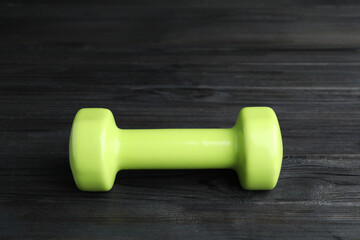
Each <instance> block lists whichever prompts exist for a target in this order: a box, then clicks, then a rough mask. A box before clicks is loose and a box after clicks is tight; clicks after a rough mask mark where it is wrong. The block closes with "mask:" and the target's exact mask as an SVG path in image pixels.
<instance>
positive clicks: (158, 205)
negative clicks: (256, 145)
mask: <svg viewBox="0 0 360 240" xmlns="http://www.w3.org/2000/svg"><path fill="white" fill-rule="evenodd" d="M0 19H1V21H0V30H1V31H0V32H1V34H0V99H1V101H0V110H1V111H0V113H1V115H0V239H16V238H25V239H59V238H63V239H69V238H70V239H75V238H83V239H216V240H220V239H240V238H244V239H245V238H253V239H262V238H269V239H315V238H319V239H331V238H333V239H360V3H359V2H358V1H329V2H328V3H326V1H320V0H319V1H317V0H315V1H288V0H280V1H276V4H271V3H270V1H265V0H264V1H250V0H249V1H236V0H234V1H212V0H210V1H198V2H195V1H193V0H188V1H165V0H159V1H158V0H156V1H84V2H82V3H80V2H77V1H64V0H61V1H60V0H55V1H33V2H31V3H30V1H25V0H18V1H6V2H2V3H0ZM263 105H266V106H270V107H272V108H273V109H274V110H275V111H276V113H277V114H278V117H279V121H280V125H281V128H282V134H283V141H284V159H283V167H282V171H281V175H280V179H279V182H278V185H277V187H276V188H275V189H274V190H273V191H263V192H261V191H245V190H242V189H241V187H240V185H239V182H238V180H237V177H236V175H235V173H234V172H233V171H231V170H188V171H185V170H179V171H122V172H120V173H119V174H118V176H117V179H116V182H115V185H114V188H113V190H112V191H111V192H108V193H86V192H80V191H79V190H78V189H77V188H76V187H75V184H74V182H73V179H72V175H71V171H70V167H69V163H68V140H69V133H70V128H71V123H72V120H73V117H74V115H75V113H76V111H77V110H78V109H80V108H82V107H106V108H109V109H111V110H112V111H113V113H114V115H115V118H116V121H117V124H118V126H119V127H121V128H211V127H231V126H233V124H234V123H235V122H234V121H235V118H236V115H237V113H238V111H239V110H240V109H241V108H242V107H245V106H263Z"/></svg>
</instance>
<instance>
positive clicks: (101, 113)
mask: <svg viewBox="0 0 360 240" xmlns="http://www.w3.org/2000/svg"><path fill="white" fill-rule="evenodd" d="M117 132H118V131H117V127H116V124H115V120H114V117H113V114H112V113H111V111H110V110H108V109H104V108H83V109H80V110H79V111H78V112H77V114H76V116H75V119H74V122H73V125H72V129H71V134H70V144H69V158H70V166H71V171H72V174H73V177H74V180H75V183H76V185H77V187H78V188H79V189H80V190H83V191H109V190H110V189H111V188H112V186H113V184H114V181H115V176H116V173H117V170H118V166H117V161H116V155H115V154H114V152H115V151H114V150H115V148H116V146H115V143H116V134H117Z"/></svg>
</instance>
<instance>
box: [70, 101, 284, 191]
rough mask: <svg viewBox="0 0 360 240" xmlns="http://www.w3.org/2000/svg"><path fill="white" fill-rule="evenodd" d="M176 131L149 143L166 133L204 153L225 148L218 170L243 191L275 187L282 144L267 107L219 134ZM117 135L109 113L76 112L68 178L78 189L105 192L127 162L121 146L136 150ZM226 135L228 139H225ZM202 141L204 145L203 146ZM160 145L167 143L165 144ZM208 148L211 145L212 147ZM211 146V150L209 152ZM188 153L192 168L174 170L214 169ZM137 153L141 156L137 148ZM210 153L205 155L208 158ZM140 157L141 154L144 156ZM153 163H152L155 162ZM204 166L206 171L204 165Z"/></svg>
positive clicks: (251, 110) (245, 113)
mask: <svg viewBox="0 0 360 240" xmlns="http://www.w3.org/2000/svg"><path fill="white" fill-rule="evenodd" d="M178 130H179V131H178V132H176V131H177V129H176V130H175V133H174V131H171V130H170V131H169V132H163V134H160V135H159V134H157V133H156V132H154V133H155V134H154V135H153V136H151V142H157V141H159V144H161V143H162V142H161V141H162V140H161V137H164V136H165V137H167V133H169V139H170V141H174V139H175V142H176V138H177V135H178V136H179V139H180V140H179V141H180V142H181V141H182V143H184V141H183V139H184V136H185V137H188V140H187V139H186V140H185V144H183V145H181V146H185V147H189V146H190V145H189V144H190V143H191V144H193V143H194V142H195V144H196V143H200V144H198V145H199V146H198V148H201V149H200V150H201V151H202V152H203V153H205V152H204V151H207V150H208V151H213V152H214V153H215V154H216V153H218V152H221V151H223V148H216V147H217V146H218V147H219V144H220V145H221V144H223V145H226V146H224V147H227V148H226V151H225V150H224V155H226V158H225V159H223V160H221V159H220V158H221V157H219V168H227V167H230V168H233V169H234V170H235V171H236V172H237V174H238V176H239V180H240V183H241V185H242V187H243V188H245V189H248V190H269V189H273V188H274V187H275V185H276V183H277V180H278V177H279V173H280V169H281V163H282V140H281V133H280V128H279V124H278V120H277V117H276V115H275V113H274V111H273V110H272V109H271V108H268V107H247V108H243V109H242V110H241V111H240V113H239V116H238V119H237V122H236V124H235V126H234V127H233V128H231V129H224V130H220V131H223V132H213V131H214V129H204V130H203V132H201V134H197V133H196V130H193V129H191V130H189V129H187V130H186V129H178ZM122 131H126V130H120V129H118V128H117V126H116V123H115V120H114V117H113V114H112V113H111V111H110V110H108V109H103V108H84V109H81V110H80V111H79V112H78V113H77V114H76V116H75V119H74V122H73V126H72V130H71V136H70V146H69V155H70V165H71V170H72V173H73V177H74V180H75V183H76V185H77V186H78V188H79V189H81V190H85V191H108V190H110V189H111V188H112V186H113V184H114V181H115V176H116V174H117V172H118V171H119V170H120V169H122V167H123V164H122V162H125V161H126V160H127V159H122V157H123V155H124V154H122V153H123V152H124V151H125V150H127V149H124V148H126V147H129V146H130V148H135V147H136V142H135V144H132V145H129V144H128V145H126V144H125V141H127V140H128V139H130V138H128V137H124V138H123V137H122V135H125V134H123V133H122ZM155 131H156V130H155ZM165 131H167V130H165ZM184 131H187V132H186V134H185V135H184V134H183V133H184ZM204 131H205V132H204ZM215 131H216V130H215ZM192 132H193V138H192V134H191V133H192ZM145 134H147V133H145ZM164 134H165V135H164ZM174 134H175V135H174ZM207 134H209V135H207ZM206 136H208V137H209V141H207V140H206ZM217 136H219V141H217V140H214V138H215V137H217ZM227 136H229V137H228V138H227ZM141 138H142V137H141V135H140V139H139V146H144V145H141V144H140V142H141ZM146 138H148V136H147V135H144V139H146ZM204 138H205V140H204ZM207 142H209V143H210V144H208V143H207ZM188 143H189V144H188ZM204 143H205V145H209V146H206V147H204ZM165 144H167V142H166V141H165ZM211 144H213V146H214V147H213V148H212V145H211ZM216 144H218V145H216ZM145 146H146V145H145ZM171 146H172V145H170V149H167V148H166V147H164V149H163V152H164V153H165V154H167V155H165V156H171V155H170V154H171V152H169V151H171V149H172V148H171ZM220 147H221V146H220ZM214 148H216V149H215V150H212V149H214ZM192 149H193V148H188V149H187V150H188V152H189V154H192V153H193V154H194V156H193V158H194V159H193V161H192V162H191V161H190V163H191V164H189V165H188V166H180V167H179V168H182V169H184V168H216V164H212V161H213V160H211V159H209V161H207V159H206V156H204V158H205V159H204V161H203V162H201V163H204V164H203V165H201V164H193V162H194V161H195V162H196V160H197V159H196V157H197V156H198V155H196V154H198V153H199V152H198V151H195V152H194V151H190V150H192ZM217 149H219V151H218V150H217ZM200 150H199V151H200ZM137 151H138V152H140V153H141V151H142V149H138V150H137ZM152 151H156V149H154V150H152V149H150V150H149V149H148V152H147V153H145V154H150V155H151V154H155V155H154V156H156V154H158V155H159V158H160V156H161V155H162V152H156V153H152ZM184 151H186V150H184ZM201 151H200V153H201ZM140 153H139V154H140ZM139 154H137V155H139ZM174 154H176V153H174ZM178 154H180V155H181V154H182V153H181V152H178ZM212 155H214V154H212ZM212 155H210V156H208V157H209V158H211V156H212ZM144 157H146V156H145V155H144ZM125 158H126V157H125ZM155 158H156V157H155ZM169 158H171V157H169ZM229 158H231V159H229ZM153 160H154V161H157V159H154V158H153ZM170 160H171V159H169V162H166V163H165V164H164V165H165V167H164V168H178V166H179V165H178V164H177V163H176V162H171V161H170ZM216 160H217V159H215V160H214V161H216ZM149 161H151V159H150V160H149ZM221 161H223V162H224V164H222V163H221ZM183 162H184V164H186V163H187V162H186V161H183ZM208 162H209V167H207V164H208ZM160 163H161V162H160ZM146 165H151V162H147V163H146ZM135 166H136V167H135V168H136V169H143V168H142V166H139V164H136V165H135ZM155 166H156V167H155V168H163V167H162V166H161V165H160V164H157V163H155ZM159 166H160V167H159ZM149 168H151V167H149V166H144V169H149Z"/></svg>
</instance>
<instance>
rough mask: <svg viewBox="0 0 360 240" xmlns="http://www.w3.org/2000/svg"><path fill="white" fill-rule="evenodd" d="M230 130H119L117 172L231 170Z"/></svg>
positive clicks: (232, 131)
mask: <svg viewBox="0 0 360 240" xmlns="http://www.w3.org/2000/svg"><path fill="white" fill-rule="evenodd" d="M236 141H237V137H236V131H235V129H234V128H223V129H221V128H220V129H144V130H138V129H136V130H135V129H134V130H123V129H119V132H118V135H117V141H115V142H116V143H115V152H116V153H117V156H118V163H119V169H196V168H232V167H233V166H234V164H235V163H236V155H237V147H236V146H237V145H238V144H236Z"/></svg>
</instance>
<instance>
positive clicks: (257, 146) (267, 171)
mask: <svg viewBox="0 0 360 240" xmlns="http://www.w3.org/2000/svg"><path fill="white" fill-rule="evenodd" d="M235 128H236V129H237V138H238V142H239V145H238V147H239V148H240V149H239V151H238V153H239V156H238V161H237V164H236V167H235V170H236V171H237V173H238V176H239V180H240V184H241V186H242V187H243V188H245V189H247V190H271V189H273V188H274V187H275V186H276V184H277V181H278V178H279V174H280V169H281V164H282V157H283V145H282V138H281V132H280V126H279V122H278V119H277V117H276V114H275V112H274V111H273V110H272V109H271V108H269V107H246V108H243V109H241V111H240V113H239V117H238V119H237V123H236V125H235Z"/></svg>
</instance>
